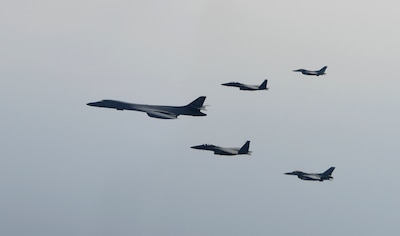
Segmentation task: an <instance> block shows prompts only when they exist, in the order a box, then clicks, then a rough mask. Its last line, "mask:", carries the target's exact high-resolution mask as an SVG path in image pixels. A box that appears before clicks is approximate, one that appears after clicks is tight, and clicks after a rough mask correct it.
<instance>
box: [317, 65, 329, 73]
mask: <svg viewBox="0 0 400 236" xmlns="http://www.w3.org/2000/svg"><path fill="white" fill-rule="evenodd" d="M326 68H328V67H327V66H324V67H322V68H321V69H320V70H319V71H318V75H324V74H325V70H326Z"/></svg>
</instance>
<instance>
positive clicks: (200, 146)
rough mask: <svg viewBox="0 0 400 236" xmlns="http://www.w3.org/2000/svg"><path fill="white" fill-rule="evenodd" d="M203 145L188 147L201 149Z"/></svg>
mask: <svg viewBox="0 0 400 236" xmlns="http://www.w3.org/2000/svg"><path fill="white" fill-rule="evenodd" d="M202 147H203V145H197V146H192V147H190V148H193V149H201V148H202Z"/></svg>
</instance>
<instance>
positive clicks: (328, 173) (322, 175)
mask: <svg viewBox="0 0 400 236" xmlns="http://www.w3.org/2000/svg"><path fill="white" fill-rule="evenodd" d="M333 170H335V167H331V168H329V169H328V170H327V171H325V172H324V173H320V174H310V173H305V172H302V171H298V170H296V171H293V172H288V173H285V174H286V175H297V177H298V178H299V179H302V180H312V181H324V180H331V179H333V177H332V176H331V175H332V172H333Z"/></svg>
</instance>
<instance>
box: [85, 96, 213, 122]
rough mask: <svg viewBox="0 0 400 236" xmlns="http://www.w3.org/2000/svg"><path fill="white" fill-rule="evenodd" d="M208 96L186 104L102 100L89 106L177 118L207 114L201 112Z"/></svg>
mask: <svg viewBox="0 0 400 236" xmlns="http://www.w3.org/2000/svg"><path fill="white" fill-rule="evenodd" d="M205 99H206V97H204V96H202V97H199V98H197V99H196V100H194V101H193V102H191V103H189V104H188V105H186V106H159V105H145V104H135V103H127V102H120V101H116V100H101V101H99V102H91V103H88V104H87V105H88V106H93V107H105V108H113V109H117V110H119V111H122V110H131V111H142V112H146V113H147V115H148V116H150V117H153V118H158V119H176V118H178V116H179V115H187V116H206V115H207V114H204V113H202V112H201V110H205V108H204V106H203V103H204V100H205Z"/></svg>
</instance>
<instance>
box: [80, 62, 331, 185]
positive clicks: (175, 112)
mask: <svg viewBox="0 0 400 236" xmlns="http://www.w3.org/2000/svg"><path fill="white" fill-rule="evenodd" d="M327 68H328V67H327V66H324V67H322V68H321V69H320V70H315V71H312V70H306V69H298V70H293V72H301V73H302V74H303V75H310V76H320V75H325V74H326V73H325V71H326V69H327ZM267 83H268V80H264V81H263V82H262V83H261V84H260V85H248V84H243V83H239V82H228V83H223V84H221V85H223V86H229V87H237V88H239V89H240V90H245V91H257V90H268V87H267ZM205 99H206V97H205V96H200V97H198V98H197V99H195V100H194V101H192V102H191V103H189V104H187V105H184V106H166V105H147V104H136V103H127V102H122V101H117V100H101V101H98V102H90V103H87V104H86V105H88V106H92V107H103V108H111V109H116V110H119V111H123V110H131V111H140V112H145V113H146V114H147V115H148V116H149V117H152V118H158V119H177V118H178V116H179V115H186V116H206V115H207V114H205V113H203V112H202V111H204V110H205V106H204V105H203V104H204V101H205ZM191 148H193V149H198V150H207V151H213V152H214V154H215V155H223V156H234V155H251V153H252V152H251V151H249V148H250V141H246V143H245V144H244V145H243V146H242V147H233V148H232V147H219V146H216V145H213V144H202V145H197V146H192V147H191ZM334 170H335V167H330V168H329V169H328V170H326V171H325V172H323V173H306V172H302V171H297V170H296V171H293V172H287V173H284V174H286V175H296V176H297V177H298V178H299V179H302V180H309V181H320V182H322V181H324V180H332V179H333V177H332V172H333V171H334Z"/></svg>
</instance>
